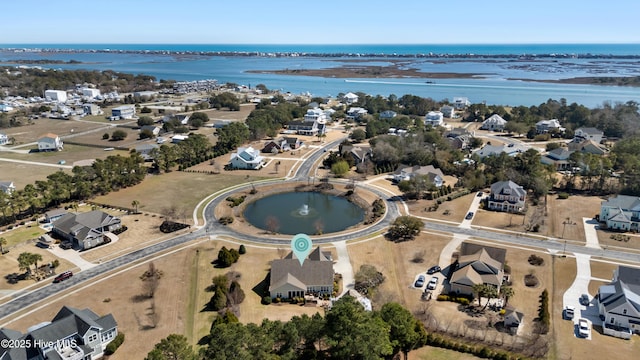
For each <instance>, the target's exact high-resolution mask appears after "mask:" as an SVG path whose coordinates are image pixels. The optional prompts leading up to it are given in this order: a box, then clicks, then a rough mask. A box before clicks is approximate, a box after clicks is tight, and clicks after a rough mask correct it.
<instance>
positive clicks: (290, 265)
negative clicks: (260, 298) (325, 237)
mask: <svg viewBox="0 0 640 360" xmlns="http://www.w3.org/2000/svg"><path fill="white" fill-rule="evenodd" d="M334 274H335V273H334V270H333V261H332V260H331V256H330V254H327V253H324V252H323V251H321V250H320V247H317V248H315V249H314V250H313V251H312V252H311V253H310V254H309V256H307V258H306V259H305V260H304V262H303V264H302V265H300V262H299V261H298V258H297V257H296V255H295V254H293V252H290V253H289V254H288V255H287V256H286V257H285V258H284V259H279V260H273V261H272V262H271V276H270V283H269V294H270V295H271V297H272V298H281V299H290V298H293V297H302V296H305V295H308V294H312V295H315V296H322V295H328V296H330V295H331V294H332V292H333V280H334Z"/></svg>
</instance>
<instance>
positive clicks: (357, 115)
mask: <svg viewBox="0 0 640 360" xmlns="http://www.w3.org/2000/svg"><path fill="white" fill-rule="evenodd" d="M368 113H369V111H368V110H367V109H364V108H361V107H351V108H349V110H347V114H346V118H347V119H349V120H356V121H357V120H360V119H362V118H363V117H364V116H365V115H367V114H368Z"/></svg>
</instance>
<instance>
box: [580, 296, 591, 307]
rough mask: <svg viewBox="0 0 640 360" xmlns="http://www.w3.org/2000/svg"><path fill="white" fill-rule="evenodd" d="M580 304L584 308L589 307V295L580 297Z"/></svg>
mask: <svg viewBox="0 0 640 360" xmlns="http://www.w3.org/2000/svg"><path fill="white" fill-rule="evenodd" d="M580 304H582V305H584V306H589V295H587V294H582V295H580Z"/></svg>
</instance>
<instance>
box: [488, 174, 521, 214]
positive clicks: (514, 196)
mask: <svg viewBox="0 0 640 360" xmlns="http://www.w3.org/2000/svg"><path fill="white" fill-rule="evenodd" d="M526 195H527V192H526V190H524V188H523V187H522V186H520V185H518V184H516V183H514V182H513V181H511V180H507V181H498V182H496V183H493V184H491V195H490V196H489V198H488V200H487V201H488V207H489V209H490V210H496V211H505V212H522V211H524V206H525V201H526Z"/></svg>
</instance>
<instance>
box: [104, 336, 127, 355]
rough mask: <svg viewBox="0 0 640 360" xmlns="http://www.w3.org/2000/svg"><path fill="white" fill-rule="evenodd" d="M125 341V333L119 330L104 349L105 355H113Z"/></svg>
mask: <svg viewBox="0 0 640 360" xmlns="http://www.w3.org/2000/svg"><path fill="white" fill-rule="evenodd" d="M123 342H124V333H123V332H119V333H118V335H117V336H116V338H115V339H113V340H112V341H111V342H110V343H109V344H107V347H106V349H105V351H104V353H105V355H112V354H113V353H115V352H116V350H118V348H119V347H120V345H122V343H123Z"/></svg>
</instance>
